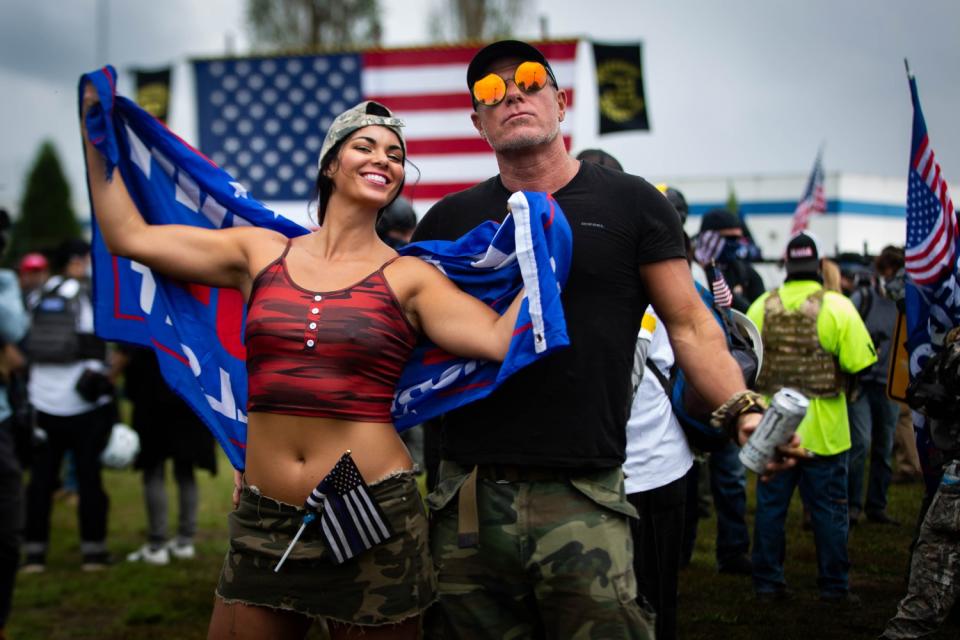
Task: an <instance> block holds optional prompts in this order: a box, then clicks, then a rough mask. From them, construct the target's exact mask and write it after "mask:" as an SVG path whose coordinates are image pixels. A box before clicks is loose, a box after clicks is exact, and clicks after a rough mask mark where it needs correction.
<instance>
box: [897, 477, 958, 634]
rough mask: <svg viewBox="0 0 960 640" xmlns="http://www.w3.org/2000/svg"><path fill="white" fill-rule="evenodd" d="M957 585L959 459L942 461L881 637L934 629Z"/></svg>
mask: <svg viewBox="0 0 960 640" xmlns="http://www.w3.org/2000/svg"><path fill="white" fill-rule="evenodd" d="M958 588H960V462H957V461H954V462H952V463H950V464H949V465H947V468H946V469H945V471H944V474H943V480H942V481H941V482H940V487H939V488H938V489H937V493H936V494H935V495H934V497H933V502H931V503H930V508H929V509H928V510H927V515H926V516H925V517H924V519H923V524H922V525H921V527H920V537H919V538H918V539H917V546H916V548H915V549H914V550H913V559H912V560H911V563H910V584H909V585H908V586H907V595H906V596H905V597H904V598H903V600H901V601H900V606H899V607H898V608H897V615H896V616H894V618H893V619H892V620H890V622H888V623H887V628H886V630H885V631H884V632H883V636H882V637H883V638H889V639H890V640H895V639H896V640H899V639H900V638H919V637H921V636H925V635H928V634H931V633H933V632H934V631H936V630H937V628H938V627H939V626H940V624H942V623H943V621H944V619H946V617H947V614H949V613H950V610H951V609H952V608H953V605H954V603H955V602H956V601H957V596H958Z"/></svg>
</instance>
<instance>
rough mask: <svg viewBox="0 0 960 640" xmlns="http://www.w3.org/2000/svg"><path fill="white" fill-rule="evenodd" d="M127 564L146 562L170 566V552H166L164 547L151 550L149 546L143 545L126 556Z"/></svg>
mask: <svg viewBox="0 0 960 640" xmlns="http://www.w3.org/2000/svg"><path fill="white" fill-rule="evenodd" d="M127 562H146V563H147V564H155V565H164V564H170V552H169V551H167V548H166V547H160V548H159V549H151V548H150V545H149V544H145V545H143V546H142V547H140V548H139V549H137V550H136V551H134V552H133V553H129V554H127Z"/></svg>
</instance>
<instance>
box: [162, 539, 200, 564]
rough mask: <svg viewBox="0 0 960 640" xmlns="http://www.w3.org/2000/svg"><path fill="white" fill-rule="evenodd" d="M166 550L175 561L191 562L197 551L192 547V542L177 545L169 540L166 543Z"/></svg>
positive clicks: (174, 541)
mask: <svg viewBox="0 0 960 640" xmlns="http://www.w3.org/2000/svg"><path fill="white" fill-rule="evenodd" d="M167 549H169V550H170V553H171V554H173V557H174V558H176V559H177V560H192V559H193V558H195V557H196V555H197V550H196V549H195V548H194V547H193V543H192V542H188V543H186V544H179V543H178V542H177V541H176V540H171V541H170V542H168V543H167Z"/></svg>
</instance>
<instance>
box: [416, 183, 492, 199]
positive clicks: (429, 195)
mask: <svg viewBox="0 0 960 640" xmlns="http://www.w3.org/2000/svg"><path fill="white" fill-rule="evenodd" d="M475 184H477V183H476V182H434V183H431V182H421V183H420V184H415V185H408V186H406V187H404V189H403V195H404V197H405V198H407V199H409V200H439V199H440V198H442V197H444V196H446V195H449V194H451V193H456V192H457V191H463V190H464V189H469V188H470V187H472V186H474V185H475Z"/></svg>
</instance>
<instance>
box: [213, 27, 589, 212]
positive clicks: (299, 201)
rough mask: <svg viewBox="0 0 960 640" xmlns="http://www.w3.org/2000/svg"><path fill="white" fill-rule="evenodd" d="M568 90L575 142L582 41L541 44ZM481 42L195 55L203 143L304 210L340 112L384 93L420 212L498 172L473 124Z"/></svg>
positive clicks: (287, 204)
mask: <svg viewBox="0 0 960 640" xmlns="http://www.w3.org/2000/svg"><path fill="white" fill-rule="evenodd" d="M534 44H535V45H536V46H537V47H538V48H539V49H540V50H541V51H542V52H543V53H544V55H545V56H546V57H547V59H548V60H550V64H551V67H552V68H553V70H554V72H555V74H556V77H557V81H558V82H559V83H560V86H561V88H563V89H565V90H566V91H567V99H568V108H567V118H566V119H565V120H564V122H562V123H561V133H562V134H563V136H564V140H565V141H566V143H567V147H568V148H569V147H570V144H571V140H570V135H571V128H572V125H571V123H572V122H573V117H572V116H573V110H572V106H573V105H574V104H575V102H574V98H575V96H574V93H573V85H574V79H575V64H576V55H577V41H575V40H568V41H553V42H544V43H534ZM478 49H479V47H478V46H452V47H431V48H417V49H393V50H376V51H365V52H360V53H341V54H324V55H306V56H304V55H301V56H279V57H267V58H232V59H223V60H201V61H195V62H194V70H195V77H196V88H197V90H196V95H197V114H198V118H197V123H198V132H199V143H200V144H199V146H200V150H201V151H203V152H204V153H205V154H206V155H207V156H208V157H210V158H211V159H212V160H213V161H214V162H216V163H217V164H218V165H220V166H221V167H223V168H224V169H226V170H227V172H228V173H230V174H231V175H233V176H234V177H236V178H237V180H238V181H239V182H241V183H242V184H243V185H244V186H245V187H246V188H247V189H248V190H249V191H250V193H252V194H255V195H256V196H257V197H258V198H260V199H262V200H265V201H269V202H270V205H271V207H272V208H273V209H274V210H277V211H280V212H283V213H285V214H288V215H291V217H292V214H293V213H296V212H302V211H305V209H306V207H305V203H306V201H307V200H308V199H309V198H310V195H311V190H312V187H313V182H314V179H315V178H316V171H317V170H316V165H317V162H316V160H317V154H318V153H319V151H320V145H321V144H322V142H323V137H324V135H325V134H326V131H327V128H328V127H329V126H330V123H331V122H332V121H333V119H334V118H335V117H336V116H337V115H338V114H339V113H340V112H342V111H343V110H345V109H347V108H349V107H351V106H353V105H354V104H356V103H358V102H360V101H361V100H368V99H369V100H376V101H378V102H381V103H383V104H385V105H386V106H387V107H389V108H390V109H391V110H393V111H394V112H395V114H396V116H397V117H399V118H401V119H402V120H403V121H404V122H405V124H406V128H405V129H404V134H405V135H406V137H407V153H408V155H409V158H410V160H412V162H413V163H414V165H415V166H416V167H417V168H418V169H419V171H420V176H419V180H418V179H417V178H418V176H417V171H416V169H413V168H409V169H408V174H407V183H406V189H405V192H404V195H405V196H406V197H407V198H409V199H410V200H412V201H413V202H414V205H415V207H416V208H417V210H418V211H420V212H421V213H422V212H424V211H426V209H427V208H428V207H429V206H430V205H432V204H433V203H434V202H436V201H437V200H439V199H440V198H442V197H443V196H445V195H447V194H448V193H451V192H454V191H460V190H462V189H465V188H467V187H470V186H473V185H474V184H476V183H478V182H480V181H482V180H485V179H487V178H489V177H490V176H492V175H495V174H496V173H497V165H496V160H495V158H494V155H493V152H492V151H491V150H490V147H489V145H488V144H487V142H486V141H485V140H483V139H481V138H480V136H479V135H478V134H477V131H476V129H474V127H473V124H472V123H471V121H470V114H471V113H472V111H473V109H472V106H471V102H470V94H469V92H468V90H467V85H466V70H467V64H468V63H469V62H470V59H471V58H472V57H473V55H474V54H475V53H476V52H477V50H478Z"/></svg>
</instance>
